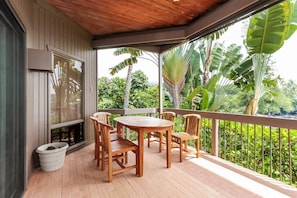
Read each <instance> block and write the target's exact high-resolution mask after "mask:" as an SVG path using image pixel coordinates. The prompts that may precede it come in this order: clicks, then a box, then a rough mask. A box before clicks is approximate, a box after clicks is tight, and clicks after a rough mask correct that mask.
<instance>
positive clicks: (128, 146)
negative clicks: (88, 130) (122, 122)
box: [98, 121, 139, 182]
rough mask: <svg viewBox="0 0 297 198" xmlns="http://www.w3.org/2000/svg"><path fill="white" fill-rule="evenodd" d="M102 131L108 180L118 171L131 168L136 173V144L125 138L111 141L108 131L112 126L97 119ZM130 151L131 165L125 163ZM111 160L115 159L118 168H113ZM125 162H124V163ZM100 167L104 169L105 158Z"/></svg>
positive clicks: (137, 168) (110, 180)
mask: <svg viewBox="0 0 297 198" xmlns="http://www.w3.org/2000/svg"><path fill="white" fill-rule="evenodd" d="M98 123H99V125H100V128H101V132H102V143H103V147H102V148H103V152H104V154H105V155H106V158H104V159H106V161H107V162H108V163H107V164H108V182H112V176H113V175H115V174H118V173H122V172H125V171H128V170H131V169H133V168H135V169H136V174H137V173H138V171H139V167H138V157H139V156H138V145H136V144H134V143H133V142H131V141H130V140H127V139H118V140H116V141H111V139H110V138H111V137H110V131H111V130H112V129H113V127H112V126H110V125H108V124H105V123H103V122H100V121H98ZM129 151H132V152H133V153H134V154H135V163H134V164H133V165H127V163H128V161H127V160H126V159H127V155H125V154H127V153H128V152H129ZM124 159H125V160H124ZM113 161H115V162H116V163H117V164H118V165H119V167H120V169H113ZM124 162H125V164H124ZM102 168H103V170H104V169H105V160H102Z"/></svg>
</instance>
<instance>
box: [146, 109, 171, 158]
mask: <svg viewBox="0 0 297 198" xmlns="http://www.w3.org/2000/svg"><path fill="white" fill-rule="evenodd" d="M175 116H176V113H175V112H170V111H167V112H163V113H160V118H161V119H165V120H169V121H172V122H174V118H175ZM172 131H174V129H172ZM165 135H166V131H155V132H150V133H148V138H147V139H148V141H147V146H148V147H150V143H151V142H154V141H156V142H159V152H160V153H161V152H162V145H163V144H166V142H165V141H164V140H163V136H165ZM151 137H154V138H153V139H151Z"/></svg>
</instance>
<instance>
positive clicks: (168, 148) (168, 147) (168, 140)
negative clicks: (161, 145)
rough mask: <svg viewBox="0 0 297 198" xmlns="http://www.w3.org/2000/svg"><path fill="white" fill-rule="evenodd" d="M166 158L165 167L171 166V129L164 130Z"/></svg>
mask: <svg viewBox="0 0 297 198" xmlns="http://www.w3.org/2000/svg"><path fill="white" fill-rule="evenodd" d="M166 158H167V168H170V167H171V129H167V130H166Z"/></svg>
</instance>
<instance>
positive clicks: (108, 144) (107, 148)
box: [98, 121, 113, 153]
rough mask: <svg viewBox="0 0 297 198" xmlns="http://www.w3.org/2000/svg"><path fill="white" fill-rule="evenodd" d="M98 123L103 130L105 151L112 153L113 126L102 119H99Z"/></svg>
mask: <svg viewBox="0 0 297 198" xmlns="http://www.w3.org/2000/svg"><path fill="white" fill-rule="evenodd" d="M98 123H99V126H100V130H101V136H102V148H103V151H104V152H107V153H110V151H111V140H110V130H112V129H113V127H112V126H110V125H108V124H106V123H104V122H101V121H98Z"/></svg>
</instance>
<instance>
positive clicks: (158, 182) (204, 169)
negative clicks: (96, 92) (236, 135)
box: [23, 143, 297, 198]
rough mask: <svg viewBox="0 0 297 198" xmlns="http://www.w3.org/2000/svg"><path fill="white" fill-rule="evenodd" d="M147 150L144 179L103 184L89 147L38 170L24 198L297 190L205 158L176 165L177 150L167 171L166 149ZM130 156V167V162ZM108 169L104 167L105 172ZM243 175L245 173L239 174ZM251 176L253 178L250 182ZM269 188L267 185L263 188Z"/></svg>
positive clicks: (286, 193)
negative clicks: (52, 166)
mask: <svg viewBox="0 0 297 198" xmlns="http://www.w3.org/2000/svg"><path fill="white" fill-rule="evenodd" d="M144 145H145V152H144V175H143V176H142V177H138V176H136V175H135V169H133V170H130V171H128V172H125V173H121V174H118V175H114V176H113V182H112V183H108V182H107V170H105V171H101V168H100V167H97V166H96V161H95V160H94V153H93V152H94V145H93V144H90V145H88V146H86V147H84V148H82V149H80V150H78V151H75V152H73V153H70V154H69V155H67V156H66V158H65V163H64V166H63V168H61V169H59V170H57V171H54V172H42V171H41V170H40V169H37V170H36V171H35V172H34V174H33V175H32V177H31V178H30V180H29V183H28V186H27V190H26V192H25V193H24V196H23V198H39V197H46V198H68V197H72V198H73V197H75V198H76V197H104V198H108V197H112V198H117V197H119V198H126V197H127V198H131V197H132V198H133V197H141V198H158V197H160V198H161V197H228V198H230V197H241V198H244V197H278V198H280V197H297V189H296V188H294V187H291V186H288V185H284V184H282V185H281V183H280V182H277V181H275V180H271V178H267V177H265V176H262V177H263V178H262V179H259V175H257V174H256V176H250V175H251V174H250V173H248V172H244V173H245V174H240V172H238V171H234V170H235V169H236V168H234V167H231V168H228V166H229V165H226V164H225V163H224V162H223V161H222V160H218V159H217V158H214V157H213V156H210V155H208V154H205V153H203V154H202V155H201V157H200V158H198V159H197V158H192V157H187V158H186V159H185V160H184V161H183V162H182V163H180V162H179V156H178V151H175V150H173V151H172V166H171V168H169V169H167V168H166V160H165V155H166V152H165V150H164V151H163V152H162V153H159V152H158V145H157V143H152V144H151V147H150V148H147V146H146V145H147V144H144ZM134 160H135V158H134V154H131V156H129V163H134ZM106 169H107V168H106ZM240 171H245V170H240ZM253 177H254V178H256V177H257V178H256V179H255V180H253ZM266 184H267V185H266Z"/></svg>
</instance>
